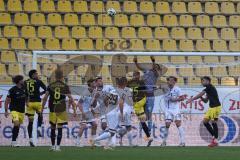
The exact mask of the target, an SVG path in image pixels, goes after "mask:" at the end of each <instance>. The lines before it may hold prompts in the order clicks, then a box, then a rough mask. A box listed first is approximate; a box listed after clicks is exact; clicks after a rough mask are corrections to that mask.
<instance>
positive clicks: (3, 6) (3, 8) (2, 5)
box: [0, 0, 5, 11]
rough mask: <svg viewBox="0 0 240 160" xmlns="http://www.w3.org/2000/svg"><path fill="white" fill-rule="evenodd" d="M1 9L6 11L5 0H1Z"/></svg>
mask: <svg viewBox="0 0 240 160" xmlns="http://www.w3.org/2000/svg"><path fill="white" fill-rule="evenodd" d="M0 11H5V4H4V0H0Z"/></svg>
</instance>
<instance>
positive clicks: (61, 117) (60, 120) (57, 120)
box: [49, 111, 68, 125]
mask: <svg viewBox="0 0 240 160" xmlns="http://www.w3.org/2000/svg"><path fill="white" fill-rule="evenodd" d="M67 121H68V114H67V112H66V111H65V112H60V113H54V112H50V113H49V123H50V124H54V125H56V124H62V125H64V124H67Z"/></svg>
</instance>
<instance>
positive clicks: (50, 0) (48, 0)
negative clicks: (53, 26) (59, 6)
mask: <svg viewBox="0 0 240 160" xmlns="http://www.w3.org/2000/svg"><path fill="white" fill-rule="evenodd" d="M40 8H41V11H42V12H55V5H54V0H41V5H40Z"/></svg>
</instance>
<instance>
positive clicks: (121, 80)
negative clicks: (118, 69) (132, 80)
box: [117, 77, 127, 85]
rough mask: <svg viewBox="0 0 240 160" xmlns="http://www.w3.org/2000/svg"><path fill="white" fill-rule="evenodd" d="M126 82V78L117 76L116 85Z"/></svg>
mask: <svg viewBox="0 0 240 160" xmlns="http://www.w3.org/2000/svg"><path fill="white" fill-rule="evenodd" d="M126 83H127V78H126V77H120V78H117V84H118V85H124V84H126Z"/></svg>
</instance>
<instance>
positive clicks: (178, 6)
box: [172, 2, 187, 13]
mask: <svg viewBox="0 0 240 160" xmlns="http://www.w3.org/2000/svg"><path fill="white" fill-rule="evenodd" d="M172 12H173V13H186V12H187V8H186V5H185V3H184V2H173V3H172Z"/></svg>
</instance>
